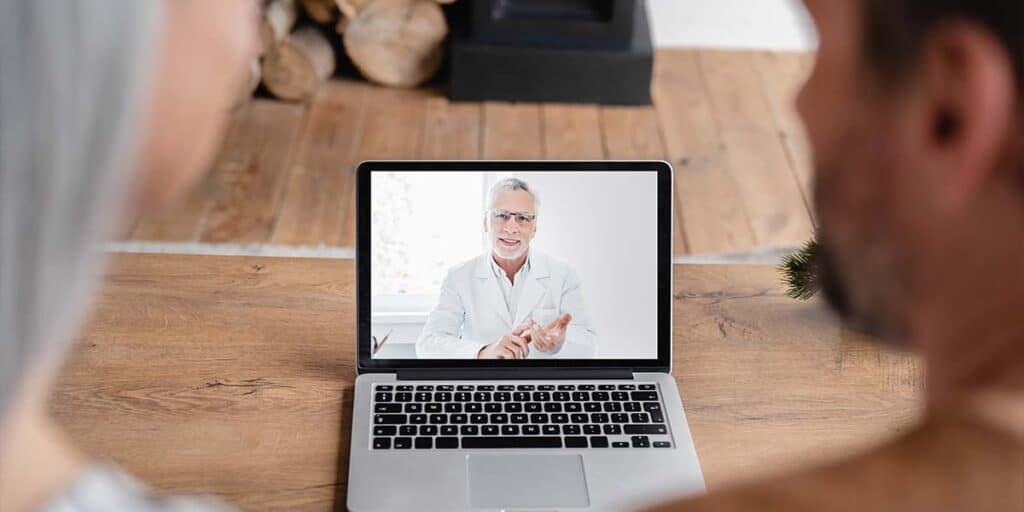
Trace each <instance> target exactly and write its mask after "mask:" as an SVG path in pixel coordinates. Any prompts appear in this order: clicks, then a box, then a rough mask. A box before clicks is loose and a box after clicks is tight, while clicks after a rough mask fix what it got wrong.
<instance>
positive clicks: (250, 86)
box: [235, 58, 263, 108]
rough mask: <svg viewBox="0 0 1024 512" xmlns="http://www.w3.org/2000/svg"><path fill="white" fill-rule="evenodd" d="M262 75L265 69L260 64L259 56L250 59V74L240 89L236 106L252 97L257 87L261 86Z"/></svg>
mask: <svg viewBox="0 0 1024 512" xmlns="http://www.w3.org/2000/svg"><path fill="white" fill-rule="evenodd" d="M262 77H263V70H262V66H261V65H260V59H258V58H257V59H252V60H251V61H249V75H248V76H247V77H246V80H245V82H244V83H243V84H242V86H241V87H240V88H239V89H238V95H237V97H236V99H235V107H236V108H237V107H240V106H242V105H244V104H245V103H246V102H248V101H249V100H250V99H251V98H252V93H254V92H256V88H257V87H259V85H260V80H261V79H262Z"/></svg>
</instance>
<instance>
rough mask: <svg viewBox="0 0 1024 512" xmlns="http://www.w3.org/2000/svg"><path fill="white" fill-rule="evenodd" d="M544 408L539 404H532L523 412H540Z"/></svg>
mask: <svg viewBox="0 0 1024 512" xmlns="http://www.w3.org/2000/svg"><path fill="white" fill-rule="evenodd" d="M542 409H543V408H542V407H541V405H540V404H538V403H537V402H530V403H528V404H526V405H524V406H523V410H524V411H526V412H540V411H541V410H542Z"/></svg>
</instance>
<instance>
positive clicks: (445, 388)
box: [437, 384, 455, 391]
mask: <svg viewBox="0 0 1024 512" xmlns="http://www.w3.org/2000/svg"><path fill="white" fill-rule="evenodd" d="M437 390H438V391H455V386H452V385H447V384H446V385H444V386H438V387H437Z"/></svg>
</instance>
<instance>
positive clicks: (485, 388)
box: [476, 384, 494, 391]
mask: <svg viewBox="0 0 1024 512" xmlns="http://www.w3.org/2000/svg"><path fill="white" fill-rule="evenodd" d="M476 390H477V391H494V386H492V385H490V384H484V385H481V386H477V387H476Z"/></svg>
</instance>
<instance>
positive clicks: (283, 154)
mask: <svg viewBox="0 0 1024 512" xmlns="http://www.w3.org/2000/svg"><path fill="white" fill-rule="evenodd" d="M304 113H305V108H304V106H302V105H293V104H287V103H280V102H275V101H270V100H256V101H254V102H253V104H252V105H251V106H250V107H249V108H248V110H247V112H246V115H245V116H244V118H243V120H242V123H243V128H242V130H241V134H240V137H241V142H240V144H239V151H238V154H237V155H236V156H235V157H233V158H229V161H228V162H226V163H225V165H224V166H223V167H222V168H220V169H218V174H217V175H216V176H215V178H217V182H218V191H217V198H216V199H215V201H214V204H213V208H212V209H211V210H210V212H209V215H208V216H207V219H206V221H205V223H204V225H203V226H202V232H201V233H200V236H199V240H200V241H201V242H214V243H241V244H245V243H264V242H266V241H267V240H268V239H269V237H270V232H271V230H272V229H273V226H274V220H275V217H276V215H277V212H278V207H279V205H280V203H281V196H282V192H283V191H284V186H285V183H286V182H287V178H288V172H287V171H288V169H289V159H290V158H291V155H292V150H293V147H294V146H295V144H296V141H297V139H298V134H299V132H300V128H301V126H302V120H303V117H304Z"/></svg>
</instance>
